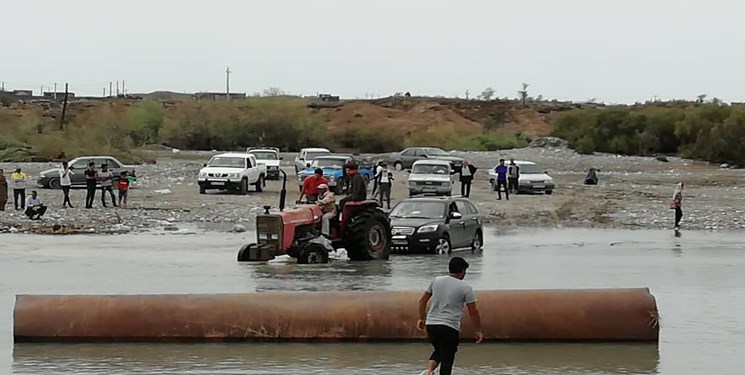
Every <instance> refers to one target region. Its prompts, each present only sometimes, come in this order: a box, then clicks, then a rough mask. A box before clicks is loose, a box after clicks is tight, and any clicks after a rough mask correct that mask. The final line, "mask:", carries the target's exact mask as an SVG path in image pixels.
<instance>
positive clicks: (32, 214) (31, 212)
mask: <svg viewBox="0 0 745 375" xmlns="http://www.w3.org/2000/svg"><path fill="white" fill-rule="evenodd" d="M45 212H47V207H46V206H35V207H29V208H27V209H26V216H28V218H29V219H34V218H36V219H40V218H41V217H42V216H43V215H44V213H45Z"/></svg>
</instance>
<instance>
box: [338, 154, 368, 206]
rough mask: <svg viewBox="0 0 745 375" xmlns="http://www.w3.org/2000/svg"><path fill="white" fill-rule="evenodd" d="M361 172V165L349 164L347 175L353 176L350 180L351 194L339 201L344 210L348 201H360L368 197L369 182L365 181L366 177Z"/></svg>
mask: <svg viewBox="0 0 745 375" xmlns="http://www.w3.org/2000/svg"><path fill="white" fill-rule="evenodd" d="M359 172H360V171H359V167H358V166H357V165H356V164H352V165H351V166H349V171H347V175H349V176H352V177H351V178H350V180H349V181H350V182H349V183H350V185H351V187H350V188H349V192H348V194H349V195H347V196H346V197H344V198H342V199H341V200H340V201H339V207H341V209H342V211H343V210H344V205H345V204H347V202H360V201H364V200H365V199H367V182H365V178H364V177H362V176H361V175H360V173H359Z"/></svg>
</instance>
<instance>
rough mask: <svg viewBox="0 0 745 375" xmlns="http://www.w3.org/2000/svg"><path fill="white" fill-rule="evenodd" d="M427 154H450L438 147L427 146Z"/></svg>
mask: <svg viewBox="0 0 745 375" xmlns="http://www.w3.org/2000/svg"><path fill="white" fill-rule="evenodd" d="M427 155H434V156H450V155H449V154H448V153H447V152H445V151H443V150H441V149H439V148H428V149H427Z"/></svg>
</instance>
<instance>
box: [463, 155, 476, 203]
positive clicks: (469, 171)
mask: <svg viewBox="0 0 745 375" xmlns="http://www.w3.org/2000/svg"><path fill="white" fill-rule="evenodd" d="M476 170H477V168H476V167H474V166H473V165H472V164H470V163H468V160H463V165H462V166H461V168H460V195H462V196H464V197H466V198H468V197H470V196H471V183H472V182H473V175H475V174H476Z"/></svg>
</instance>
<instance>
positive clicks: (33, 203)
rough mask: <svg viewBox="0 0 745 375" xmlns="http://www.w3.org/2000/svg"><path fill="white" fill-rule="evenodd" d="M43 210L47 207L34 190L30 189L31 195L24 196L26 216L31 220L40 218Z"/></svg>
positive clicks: (45, 210)
mask: <svg viewBox="0 0 745 375" xmlns="http://www.w3.org/2000/svg"><path fill="white" fill-rule="evenodd" d="M45 212H47V207H46V206H45V205H43V204H42V203H41V199H39V197H38V195H37V193H36V190H34V191H32V192H31V196H29V197H28V198H26V212H25V213H26V216H28V218H29V219H31V220H41V217H42V216H43V215H44V213H45Z"/></svg>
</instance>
